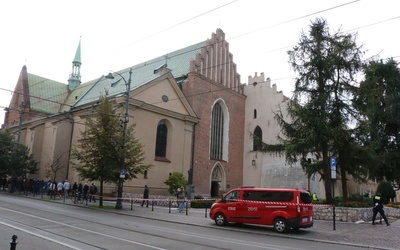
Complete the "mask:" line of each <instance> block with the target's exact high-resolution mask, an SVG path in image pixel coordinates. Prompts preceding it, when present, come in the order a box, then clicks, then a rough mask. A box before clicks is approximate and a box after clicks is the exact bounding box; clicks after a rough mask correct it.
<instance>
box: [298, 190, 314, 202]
mask: <svg viewBox="0 0 400 250" xmlns="http://www.w3.org/2000/svg"><path fill="white" fill-rule="evenodd" d="M300 200H301V201H302V202H303V203H304V204H310V203H311V202H312V198H311V194H310V192H305V191H303V192H300Z"/></svg>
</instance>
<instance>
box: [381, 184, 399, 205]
mask: <svg viewBox="0 0 400 250" xmlns="http://www.w3.org/2000/svg"><path fill="white" fill-rule="evenodd" d="M376 192H377V193H378V192H380V193H381V194H382V197H383V198H384V199H385V203H388V202H389V200H390V199H394V198H395V197H396V192H395V191H394V190H393V187H392V184H391V183H390V182H388V181H381V182H379V184H378V188H377V189H376Z"/></svg>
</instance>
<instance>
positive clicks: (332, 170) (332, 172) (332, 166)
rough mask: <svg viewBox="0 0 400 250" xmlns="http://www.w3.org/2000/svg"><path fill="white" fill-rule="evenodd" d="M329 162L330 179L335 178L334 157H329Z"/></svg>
mask: <svg viewBox="0 0 400 250" xmlns="http://www.w3.org/2000/svg"><path fill="white" fill-rule="evenodd" d="M330 163H331V179H332V180H336V158H335V157H331V158H330Z"/></svg>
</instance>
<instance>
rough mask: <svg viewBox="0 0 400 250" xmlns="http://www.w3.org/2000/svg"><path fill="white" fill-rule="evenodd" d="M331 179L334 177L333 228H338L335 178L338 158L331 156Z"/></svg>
mask: <svg viewBox="0 0 400 250" xmlns="http://www.w3.org/2000/svg"><path fill="white" fill-rule="evenodd" d="M330 165H331V179H332V196H333V206H332V210H333V230H336V212H335V180H336V158H335V157H331V158H330Z"/></svg>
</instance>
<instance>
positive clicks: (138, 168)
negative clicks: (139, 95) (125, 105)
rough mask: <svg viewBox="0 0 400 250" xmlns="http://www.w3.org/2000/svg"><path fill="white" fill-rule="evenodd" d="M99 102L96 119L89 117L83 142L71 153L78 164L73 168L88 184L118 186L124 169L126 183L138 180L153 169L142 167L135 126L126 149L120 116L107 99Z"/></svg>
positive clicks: (140, 150)
mask: <svg viewBox="0 0 400 250" xmlns="http://www.w3.org/2000/svg"><path fill="white" fill-rule="evenodd" d="M99 99H100V100H99V101H100V102H99V103H100V104H99V106H97V107H96V113H95V115H93V116H89V117H87V120H86V129H85V130H84V131H83V132H81V135H82V139H81V140H80V141H79V142H78V145H77V147H76V148H74V149H73V151H72V157H73V158H74V159H75V160H77V162H74V163H73V164H74V167H75V169H76V170H77V171H78V172H79V175H80V176H81V177H83V178H84V179H88V180H89V181H92V180H98V181H100V182H101V183H102V182H109V183H117V182H118V180H119V175H120V171H121V168H122V167H123V166H124V167H125V169H126V175H125V179H126V180H130V179H132V178H136V175H137V174H139V173H144V171H145V170H148V169H149V168H150V165H145V164H143V161H144V152H143V150H142V148H143V146H142V144H141V143H140V142H139V140H137V139H136V138H135V137H134V125H131V126H129V127H128V128H127V131H126V137H125V146H124V144H123V141H124V137H123V136H124V131H123V127H122V126H121V122H120V120H119V117H118V115H117V114H116V112H115V110H114V109H113V107H112V104H111V103H110V101H109V99H108V98H107V96H101V97H100V98H99Z"/></svg>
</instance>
